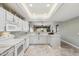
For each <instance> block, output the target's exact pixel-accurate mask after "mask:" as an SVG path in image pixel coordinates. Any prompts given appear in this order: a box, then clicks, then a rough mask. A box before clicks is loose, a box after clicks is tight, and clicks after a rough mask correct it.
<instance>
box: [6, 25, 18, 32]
mask: <svg viewBox="0 0 79 59" xmlns="http://www.w3.org/2000/svg"><path fill="white" fill-rule="evenodd" d="M17 30H18V28H17V25H15V24H6V31H17Z"/></svg>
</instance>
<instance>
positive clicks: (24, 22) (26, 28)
mask: <svg viewBox="0 0 79 59" xmlns="http://www.w3.org/2000/svg"><path fill="white" fill-rule="evenodd" d="M23 31H24V32H28V31H29V22H28V21H23Z"/></svg>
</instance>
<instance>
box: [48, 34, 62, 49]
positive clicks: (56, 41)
mask: <svg viewBox="0 0 79 59" xmlns="http://www.w3.org/2000/svg"><path fill="white" fill-rule="evenodd" d="M50 37H51V39H50V42H49V43H50V45H51V47H52V48H60V45H61V38H60V36H58V35H52V36H50Z"/></svg>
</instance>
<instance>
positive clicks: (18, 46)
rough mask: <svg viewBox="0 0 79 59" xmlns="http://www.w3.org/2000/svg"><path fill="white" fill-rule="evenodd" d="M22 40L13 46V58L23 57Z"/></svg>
mask: <svg viewBox="0 0 79 59" xmlns="http://www.w3.org/2000/svg"><path fill="white" fill-rule="evenodd" d="M24 42H25V41H24V40H22V41H21V42H19V43H18V44H16V45H15V56H23V55H24Z"/></svg>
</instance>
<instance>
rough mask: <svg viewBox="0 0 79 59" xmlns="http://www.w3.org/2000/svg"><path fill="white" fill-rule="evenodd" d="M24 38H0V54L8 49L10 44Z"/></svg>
mask: <svg viewBox="0 0 79 59" xmlns="http://www.w3.org/2000/svg"><path fill="white" fill-rule="evenodd" d="M22 40H24V39H8V40H5V41H4V40H3V41H2V40H0V54H2V53H3V52H5V51H7V50H8V49H10V48H11V47H12V46H15V45H16V44H17V43H19V42H21V41H22Z"/></svg>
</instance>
